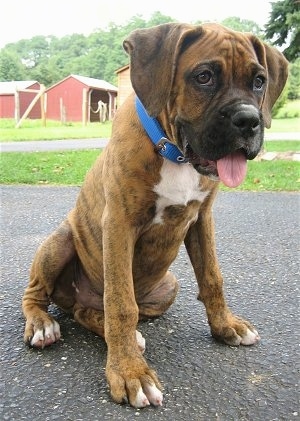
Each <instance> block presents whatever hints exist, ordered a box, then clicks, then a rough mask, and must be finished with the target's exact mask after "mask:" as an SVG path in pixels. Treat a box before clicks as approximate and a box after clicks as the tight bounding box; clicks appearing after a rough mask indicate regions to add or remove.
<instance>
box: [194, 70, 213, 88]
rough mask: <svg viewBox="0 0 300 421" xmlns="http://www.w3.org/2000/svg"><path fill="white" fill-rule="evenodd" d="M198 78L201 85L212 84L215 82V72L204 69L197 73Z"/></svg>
mask: <svg viewBox="0 0 300 421" xmlns="http://www.w3.org/2000/svg"><path fill="white" fill-rule="evenodd" d="M196 80H197V82H198V83H200V84H201V85H212V84H213V74H212V72H211V71H209V70H204V71H203V72H201V73H198V74H197V75H196Z"/></svg>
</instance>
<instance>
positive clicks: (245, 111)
mask: <svg viewBox="0 0 300 421" xmlns="http://www.w3.org/2000/svg"><path fill="white" fill-rule="evenodd" d="M231 121H232V123H233V125H234V126H235V127H236V128H237V129H238V130H239V131H240V133H241V134H242V135H243V136H246V137H248V136H253V135H255V134H256V133H257V131H258V130H259V127H260V124H259V123H260V119H259V114H258V111H257V109H256V108H255V107H253V106H252V105H244V106H243V108H242V109H240V110H238V111H236V112H235V113H234V114H233V115H232V117H231Z"/></svg>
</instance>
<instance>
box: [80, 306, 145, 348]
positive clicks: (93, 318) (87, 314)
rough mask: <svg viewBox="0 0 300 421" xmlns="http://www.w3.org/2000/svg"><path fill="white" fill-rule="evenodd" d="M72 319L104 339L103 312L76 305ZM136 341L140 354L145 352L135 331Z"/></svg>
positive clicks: (142, 342)
mask: <svg viewBox="0 0 300 421" xmlns="http://www.w3.org/2000/svg"><path fill="white" fill-rule="evenodd" d="M74 319H75V320H76V322H78V323H80V324H81V325H82V326H84V327H85V328H86V329H88V330H90V331H92V332H94V333H96V335H99V336H101V337H102V338H104V339H105V333H104V311H101V310H95V309H93V308H86V307H82V306H80V305H78V304H75V306H74ZM136 340H137V344H138V347H139V349H140V350H141V352H144V351H145V339H144V338H143V336H142V334H141V333H140V332H139V331H136Z"/></svg>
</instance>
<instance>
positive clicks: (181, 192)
mask: <svg viewBox="0 0 300 421" xmlns="http://www.w3.org/2000/svg"><path fill="white" fill-rule="evenodd" d="M160 175H161V179H160V181H159V183H158V184H156V185H155V186H154V189H153V190H154V192H155V193H157V195H158V198H157V200H156V215H155V217H154V220H153V223H154V224H155V223H156V224H159V223H162V222H163V219H162V216H163V212H164V209H165V208H166V207H167V206H171V205H184V206H186V205H187V204H188V202H190V201H191V200H197V201H199V202H202V201H203V200H204V199H205V198H206V196H207V195H208V192H203V191H201V190H200V177H201V176H200V174H199V173H198V172H197V171H196V170H195V169H194V168H193V167H192V165H190V164H180V165H179V164H175V163H173V162H171V161H168V160H164V163H163V165H162V167H161V171H160Z"/></svg>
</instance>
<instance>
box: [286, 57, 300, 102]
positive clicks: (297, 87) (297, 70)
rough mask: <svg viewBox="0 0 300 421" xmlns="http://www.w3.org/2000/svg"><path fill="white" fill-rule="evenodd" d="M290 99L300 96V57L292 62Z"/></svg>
mask: <svg viewBox="0 0 300 421" xmlns="http://www.w3.org/2000/svg"><path fill="white" fill-rule="evenodd" d="M289 76H290V77H289V90H288V99H299V98H300V57H298V58H297V59H296V60H295V61H294V62H293V63H291V64H290V73H289Z"/></svg>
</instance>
